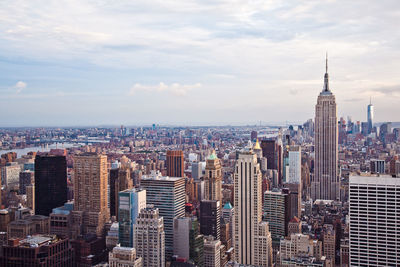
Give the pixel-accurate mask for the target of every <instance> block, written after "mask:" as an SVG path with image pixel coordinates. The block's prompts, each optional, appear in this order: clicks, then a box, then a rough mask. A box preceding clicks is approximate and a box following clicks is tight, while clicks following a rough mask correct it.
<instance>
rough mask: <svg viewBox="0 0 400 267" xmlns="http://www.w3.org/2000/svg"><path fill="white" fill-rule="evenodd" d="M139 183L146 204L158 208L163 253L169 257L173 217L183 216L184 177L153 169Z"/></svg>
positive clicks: (172, 239)
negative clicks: (144, 192) (161, 227)
mask: <svg viewBox="0 0 400 267" xmlns="http://www.w3.org/2000/svg"><path fill="white" fill-rule="evenodd" d="M140 184H141V186H142V188H143V189H145V190H146V201H147V204H152V205H154V207H155V208H158V210H159V212H160V216H162V217H163V218H164V229H165V250H166V252H165V255H166V256H167V257H170V256H172V254H173V245H174V236H173V234H174V229H173V224H174V219H175V218H179V217H184V216H185V179H184V178H179V177H169V176H161V174H160V173H159V172H154V171H153V172H152V174H150V175H148V176H143V178H142V181H141V183H140Z"/></svg>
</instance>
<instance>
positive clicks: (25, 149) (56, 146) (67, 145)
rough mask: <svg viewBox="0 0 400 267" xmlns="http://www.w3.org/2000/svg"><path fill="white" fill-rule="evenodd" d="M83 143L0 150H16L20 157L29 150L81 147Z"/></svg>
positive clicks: (2, 152) (46, 150) (3, 152)
mask: <svg viewBox="0 0 400 267" xmlns="http://www.w3.org/2000/svg"><path fill="white" fill-rule="evenodd" d="M80 146H82V144H77V143H54V144H51V145H44V146H33V147H26V148H17V149H11V150H0V155H2V154H5V153H8V152H16V153H17V157H18V158H20V157H21V156H23V155H26V154H28V152H48V151H50V149H53V148H59V149H63V148H70V147H80Z"/></svg>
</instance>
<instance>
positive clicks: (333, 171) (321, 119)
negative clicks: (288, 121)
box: [311, 57, 340, 200]
mask: <svg viewBox="0 0 400 267" xmlns="http://www.w3.org/2000/svg"><path fill="white" fill-rule="evenodd" d="M314 138H315V139H314V141H315V171H314V177H313V181H312V183H311V198H312V199H313V200H316V199H326V200H336V199H338V198H339V188H340V186H339V185H340V184H339V176H338V120H337V111H336V101H335V96H334V95H333V94H332V92H331V91H330V89H329V76H328V57H327V58H326V72H325V77H324V88H323V90H322V92H321V93H320V94H319V96H318V100H317V105H316V106H315V135H314Z"/></svg>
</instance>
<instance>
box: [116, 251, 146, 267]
mask: <svg viewBox="0 0 400 267" xmlns="http://www.w3.org/2000/svg"><path fill="white" fill-rule="evenodd" d="M108 264H109V266H110V267H142V266H143V259H142V258H141V257H137V256H136V249H135V248H132V247H120V246H117V247H114V248H113V250H112V251H110V253H109V256H108Z"/></svg>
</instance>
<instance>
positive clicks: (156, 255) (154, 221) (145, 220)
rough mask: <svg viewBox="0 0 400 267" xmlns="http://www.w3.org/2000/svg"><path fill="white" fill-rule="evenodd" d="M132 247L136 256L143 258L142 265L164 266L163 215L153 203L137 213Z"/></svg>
mask: <svg viewBox="0 0 400 267" xmlns="http://www.w3.org/2000/svg"><path fill="white" fill-rule="evenodd" d="M133 232H134V239H133V240H134V248H136V252H137V256H138V257H142V258H143V266H144V267H164V266H165V243H164V240H165V236H164V223H163V217H161V216H160V214H159V213H158V209H157V208H154V206H153V205H148V206H147V207H146V208H145V209H142V210H141V211H140V213H139V217H138V218H137V219H136V223H135V224H134V228H133Z"/></svg>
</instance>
